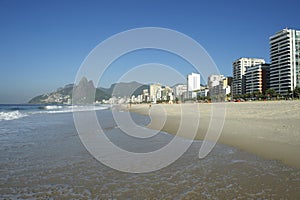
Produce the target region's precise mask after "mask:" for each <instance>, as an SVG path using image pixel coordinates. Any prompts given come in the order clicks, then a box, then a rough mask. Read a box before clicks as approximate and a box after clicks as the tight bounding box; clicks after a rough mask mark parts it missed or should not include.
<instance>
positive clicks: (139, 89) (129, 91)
mask: <svg viewBox="0 0 300 200" xmlns="http://www.w3.org/2000/svg"><path fill="white" fill-rule="evenodd" d="M99 89H101V90H102V91H104V92H105V93H107V94H110V95H111V96H115V97H124V96H127V97H130V96H132V95H134V96H138V95H140V94H142V93H143V90H144V89H148V90H149V85H144V84H141V83H138V82H136V81H133V82H129V83H124V82H121V83H115V84H112V85H111V86H110V88H99Z"/></svg>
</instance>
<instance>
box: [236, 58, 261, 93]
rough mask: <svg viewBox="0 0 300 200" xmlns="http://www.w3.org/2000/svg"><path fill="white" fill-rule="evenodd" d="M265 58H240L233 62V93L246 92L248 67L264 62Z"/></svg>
mask: <svg viewBox="0 0 300 200" xmlns="http://www.w3.org/2000/svg"><path fill="white" fill-rule="evenodd" d="M264 63H265V60H264V59H260V58H240V59H237V60H236V61H234V62H233V81H232V94H233V95H237V94H245V89H246V88H245V77H244V75H245V72H246V68H247V67H250V66H254V65H259V64H264Z"/></svg>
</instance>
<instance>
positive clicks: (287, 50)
mask: <svg viewBox="0 0 300 200" xmlns="http://www.w3.org/2000/svg"><path fill="white" fill-rule="evenodd" d="M269 39H270V59H271V66H270V87H271V88H272V89H274V90H275V91H276V93H278V94H281V95H287V94H288V93H289V90H290V91H293V90H294V89H295V87H296V86H300V73H299V70H300V60H299V59H300V31H299V30H293V29H283V30H281V31H279V32H277V33H276V34H275V35H273V36H271V37H270V38H269Z"/></svg>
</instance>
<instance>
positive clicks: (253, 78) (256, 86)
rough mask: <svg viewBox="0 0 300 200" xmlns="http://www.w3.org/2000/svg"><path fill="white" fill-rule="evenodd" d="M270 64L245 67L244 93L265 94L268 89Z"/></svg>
mask: <svg viewBox="0 0 300 200" xmlns="http://www.w3.org/2000/svg"><path fill="white" fill-rule="evenodd" d="M269 79H270V64H260V65H254V66H251V67H247V69H246V72H245V90H246V91H245V92H246V93H247V94H253V93H254V92H259V93H263V94H265V92H266V90H267V89H269V87H270V86H269Z"/></svg>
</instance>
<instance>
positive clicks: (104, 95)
mask: <svg viewBox="0 0 300 200" xmlns="http://www.w3.org/2000/svg"><path fill="white" fill-rule="evenodd" d="M144 89H148V91H149V86H148V85H143V84H141V83H138V82H130V83H123V82H121V83H115V84H112V85H111V86H110V88H101V87H100V88H95V86H94V83H93V81H91V80H90V81H88V79H87V78H85V77H83V78H82V79H81V80H80V82H79V84H78V85H74V84H68V85H66V86H64V87H61V88H58V89H57V90H56V91H55V92H51V93H49V94H42V95H38V96H36V97H34V98H32V99H31V100H30V101H29V102H28V103H31V104H52V103H55V104H62V103H66V104H71V103H72V99H73V101H74V102H73V103H75V104H82V103H93V102H94V101H102V100H103V99H106V100H107V99H109V98H110V97H112V96H115V97H124V96H127V97H130V96H132V95H135V96H138V95H140V94H142V93H143V90H144ZM74 91H75V93H74ZM95 91H96V92H95ZM73 93H74V95H75V96H73ZM94 94H95V97H94Z"/></svg>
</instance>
